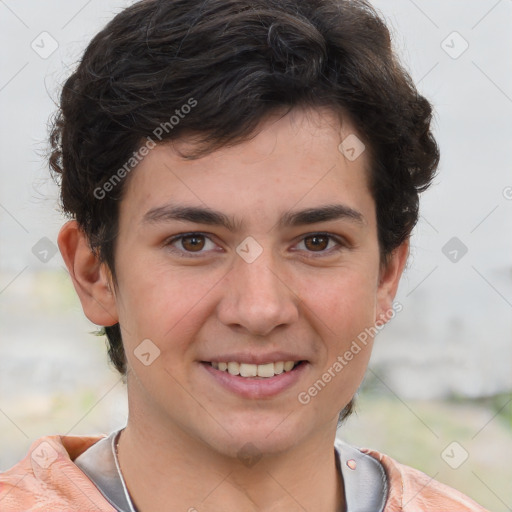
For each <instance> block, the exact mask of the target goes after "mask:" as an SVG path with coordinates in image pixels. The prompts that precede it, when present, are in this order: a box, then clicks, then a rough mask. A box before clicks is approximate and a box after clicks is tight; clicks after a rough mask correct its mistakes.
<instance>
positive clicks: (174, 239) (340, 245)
mask: <svg viewBox="0 0 512 512" xmlns="http://www.w3.org/2000/svg"><path fill="white" fill-rule="evenodd" d="M194 236H202V237H205V238H206V239H208V240H210V241H211V242H212V243H214V242H213V240H211V238H210V237H209V236H208V235H207V234H206V233H200V232H195V231H194V232H191V233H183V234H181V235H177V236H174V237H172V238H170V239H169V240H167V241H166V242H165V243H164V246H165V247H167V248H169V250H170V251H171V252H173V253H175V254H179V255H180V256H184V257H185V258H200V257H202V255H203V254H204V252H197V253H194V252H192V251H186V250H179V249H176V248H174V247H172V244H174V243H175V242H179V241H180V240H183V239H184V238H192V237H194ZM315 236H318V237H322V238H328V239H329V241H335V242H336V243H337V244H338V247H336V248H334V249H332V248H331V249H330V250H323V251H307V252H309V253H311V255H310V256H307V257H308V258H320V257H322V256H325V255H326V254H327V255H331V254H332V253H333V252H339V251H341V250H343V249H345V248H347V247H348V244H347V242H346V241H345V240H344V239H343V238H341V237H339V236H335V235H332V234H330V233H323V232H317V233H308V234H307V235H304V236H303V237H302V239H301V240H300V242H299V243H301V242H303V241H304V240H306V239H307V238H313V237H315ZM315 252H316V253H317V254H318V255H315Z"/></svg>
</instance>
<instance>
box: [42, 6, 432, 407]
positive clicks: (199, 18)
mask: <svg viewBox="0 0 512 512" xmlns="http://www.w3.org/2000/svg"><path fill="white" fill-rule="evenodd" d="M185 105H190V106H192V105H194V107H193V108H188V110H186V109H185V108H184V107H183V106H185ZM182 107H183V110H182ZM295 107H313V108H319V107H328V108H330V109H331V110H333V111H335V112H338V113H340V115H341V114H345V115H348V116H349V117H350V119H351V121H352V122H353V123H354V126H355V127H356V128H357V131H358V134H360V135H361V137H362V138H363V140H364V142H365V144H367V145H368V147H369V148H370V149H371V169H370V190H371V193H372V195H373V198H374V200H375V204H376V212H377V224H378V240H379V247H380V252H381V258H383V259H385V258H387V257H388V256H389V255H390V254H391V252H392V251H393V250H394V249H395V248H397V247H398V246H399V245H400V244H401V243H402V242H404V241H405V240H407V239H408V237H409V236H410V234H411V231H412V229H413V227H414V225H415V224H416V222H417V220H418V215H419V213H418V209H419V194H420V193H421V192H423V191H424V190H426V189H427V188H428V186H429V185H430V183H431V181H432V179H433V176H434V174H435V170H436V168H437V166H438V162H439V150H438V147H437V144H436V141H435V139H434V137H433V135H432V133H431V129H430V124H431V120H432V107H431V105H430V103H429V102H428V101H427V100H426V99H425V98H424V97H423V96H421V95H420V94H419V93H418V91H417V89H416V87H415V86H414V84H413V82H412V80H411V78H410V76H409V75H408V73H407V72H406V71H405V70H404V69H403V67H402V66H401V65H400V63H399V62H398V59H397V57H396V55H395V53H394V51H393V49H392V44H391V37H390V33H389V31H388V28H387V26H386V24H385V22H384V21H383V20H382V19H381V17H380V16H379V15H378V13H377V12H376V11H375V9H374V8H373V7H372V6H371V5H370V4H369V3H368V2H367V1H366V0H300V1H297V0H142V1H139V2H137V3H135V4H134V5H132V6H130V7H128V8H126V9H125V10H123V11H122V12H120V13H119V14H118V15H116V16H115V17H114V18H113V20H112V21H111V22H110V23H108V24H107V25H106V26H105V28H104V29H103V30H101V32H99V33H98V34H97V35H96V36H95V37H94V38H93V40H92V41H91V42H90V44H89V45H88V47H87V49H86V51H85V53H84V55H83V57H82V59H81V61H80V63H79V65H78V67H77V69H76V71H75V72H74V73H73V74H72V75H71V76H70V77H69V78H68V80H67V81H66V82H65V84H64V86H63V89H62V95H61V101H60V109H59V111H58V112H57V113H56V115H55V118H54V121H53V125H52V131H51V136H50V140H51V156H50V166H51V169H52V171H53V174H54V177H55V178H56V179H57V181H58V182H59V183H60V186H61V202H62V207H63V210H64V212H66V213H67V214H68V215H70V216H71V217H72V218H74V219H76V220H77V222H78V224H79V226H80V227H81V229H82V230H83V232H84V233H85V234H86V235H87V238H88V240H89V242H90V246H91V249H92V250H94V251H96V252H97V254H98V256H99V257H100V259H101V260H102V261H104V262H105V263H106V264H107V265H108V267H109V269H110V271H111V272H112V275H113V277H114V279H115V265H114V252H115V251H114V249H115V241H116V235H117V230H118V212H119V204H120V201H121V200H122V197H123V190H124V189H125V188H126V181H127V179H123V180H122V181H121V182H120V183H119V184H117V186H112V181H111V180H112V176H113V174H114V173H115V172H116V171H117V173H118V176H121V177H125V176H126V175H127V174H128V171H129V170H130V169H126V162H128V161H131V159H134V158H135V156H136V155H137V151H138V149H139V148H140V147H141V144H142V143H143V142H144V141H147V140H150V139H149V138H148V137H149V136H151V134H154V133H158V134H159V136H158V143H165V142H168V141H170V140H175V139H178V138H180V137H184V136H188V135H193V136H194V140H196V141H197V144H196V145H195V148H196V149H195V151H193V152H191V153H190V154H188V155H185V157H186V158H197V157H199V156H202V155H204V154H207V153H208V152H211V151H214V150H215V149H218V148H220V147H222V146H225V145H228V144H236V143H240V142H242V141H244V140H247V139H248V138H249V137H250V136H251V135H252V134H253V132H254V130H255V129H256V127H257V126H258V124H259V123H260V122H261V121H262V119H264V118H265V117H266V116H267V115H270V114H272V113H274V112H276V111H280V110H284V111H289V110H291V109H292V108H295ZM183 112H187V115H179V114H180V113H183ZM172 117H175V120H174V121H173V120H172ZM176 119H178V121H177V122H176ZM155 130H157V131H156V132H155ZM151 140H153V139H151ZM134 163H136V162H135V161H134ZM123 169H125V172H124V173H123V172H122V170H123ZM109 184H110V186H109ZM98 191H101V194H98ZM105 332H106V335H107V338H108V343H109V355H110V358H111V361H112V363H113V364H114V366H115V367H116V368H117V369H118V370H119V372H121V373H122V374H125V372H126V359H125V354H124V350H123V345H122V340H121V333H120V328H119V324H116V325H114V326H107V327H106V328H105ZM350 407H351V405H350V404H349V406H348V409H347V411H346V412H350V411H349V409H350Z"/></svg>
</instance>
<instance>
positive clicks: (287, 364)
mask: <svg viewBox="0 0 512 512" xmlns="http://www.w3.org/2000/svg"><path fill="white" fill-rule="evenodd" d="M303 362H304V361H278V362H275V363H266V364H247V363H237V362H234V361H230V362H228V363H216V362H206V364H209V365H210V366H212V367H213V368H215V369H216V370H219V371H221V372H227V373H229V374H230V375H238V376H240V377H248V378H264V379H269V378H272V377H275V376H276V375H280V374H282V373H286V372H291V371H292V370H294V369H295V368H296V367H297V366H298V365H300V364H301V363H303Z"/></svg>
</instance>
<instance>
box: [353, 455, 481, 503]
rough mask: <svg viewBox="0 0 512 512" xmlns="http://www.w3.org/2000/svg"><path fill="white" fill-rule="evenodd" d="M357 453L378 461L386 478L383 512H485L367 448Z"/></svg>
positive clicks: (448, 489) (414, 471) (456, 494)
mask: <svg viewBox="0 0 512 512" xmlns="http://www.w3.org/2000/svg"><path fill="white" fill-rule="evenodd" d="M360 451H361V452H362V453H364V454H366V455H369V456H371V457H373V458H374V459H376V460H377V461H379V462H380V463H381V464H382V466H383V468H384V470H385V472H386V475H387V478H388V491H389V492H388V499H387V502H386V507H385V509H384V512H395V511H402V510H403V511H405V512H408V511H411V512H412V511H414V512H423V511H424V512H427V511H428V512H445V511H446V510H450V511H451V512H488V511H487V510H486V509H484V508H483V507H481V506H480V505H478V503H476V502H474V501H473V500H472V499H471V498H468V497H467V496H465V495H464V494H462V493H461V492H459V491H457V490H455V489H453V488H451V487H448V486H447V485H445V484H442V483H440V482H438V481H436V480H434V479H433V478H431V477H430V476H428V475H426V474H425V473H422V472H421V471H418V470H417V469H414V468H411V467H409V466H405V465H404V464H400V463H399V462H397V461H396V460H394V459H392V458H391V457H389V456H387V455H384V454H382V453H379V452H377V451H375V450H371V449H368V448H360Z"/></svg>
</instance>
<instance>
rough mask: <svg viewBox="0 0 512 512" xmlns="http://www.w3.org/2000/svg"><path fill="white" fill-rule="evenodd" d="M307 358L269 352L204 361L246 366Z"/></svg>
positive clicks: (225, 356)
mask: <svg viewBox="0 0 512 512" xmlns="http://www.w3.org/2000/svg"><path fill="white" fill-rule="evenodd" d="M305 360H306V358H304V357H301V356H298V355H297V354H292V353H290V352H268V353H265V354H255V353H238V354H233V353H231V354H224V355H221V356H213V357H211V358H205V359H202V361H204V362H208V363H229V362H237V363H244V364H267V363H278V362H280V361H284V362H286V361H294V362H299V361H305Z"/></svg>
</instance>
